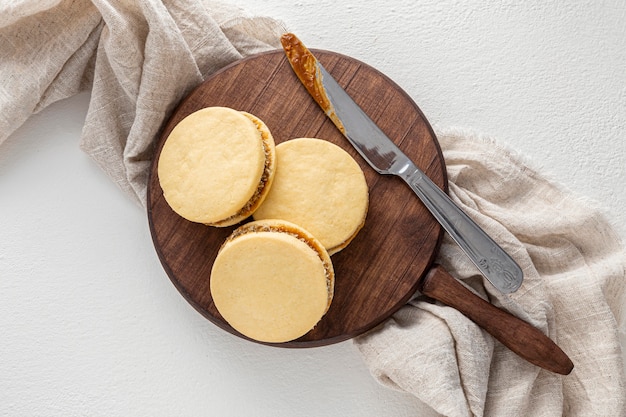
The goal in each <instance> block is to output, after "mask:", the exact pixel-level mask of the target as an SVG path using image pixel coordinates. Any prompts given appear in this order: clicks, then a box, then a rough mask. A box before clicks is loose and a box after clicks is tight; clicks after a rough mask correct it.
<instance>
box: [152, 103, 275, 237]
mask: <svg viewBox="0 0 626 417" xmlns="http://www.w3.org/2000/svg"><path fill="white" fill-rule="evenodd" d="M275 158H276V154H275V148H274V138H273V137H272V134H271V133H270V130H269V129H268V128H267V126H266V125H265V123H263V121H261V120H260V119H259V118H257V117H256V116H254V115H252V114H249V113H246V112H241V111H237V110H234V109H231V108H227V107H207V108H204V109H201V110H198V111H196V112H194V113H192V114H190V115H188V116H187V117H185V118H184V119H183V120H181V121H180V122H179V123H178V124H177V125H176V126H175V127H174V129H173V130H172V132H171V133H170V134H169V136H168V137H167V139H166V141H165V144H164V145H163V149H162V150H161V154H160V156H159V161H158V167H157V170H158V176H159V182H160V184H161V188H162V189H163V196H164V197H165V200H166V201H167V203H168V204H169V206H170V207H171V208H172V210H174V212H176V213H177V214H178V215H180V216H182V217H184V218H185V219H187V220H189V221H192V222H197V223H204V224H207V225H210V226H218V227H222V226H230V225H233V224H236V223H238V222H240V221H241V220H243V219H245V218H247V217H249V216H250V215H251V214H252V213H253V212H254V210H256V209H257V207H259V205H260V204H261V202H262V201H263V199H264V198H265V197H266V195H267V192H268V190H269V188H270V186H271V183H272V179H273V177H274V168H275V167H274V163H275Z"/></svg>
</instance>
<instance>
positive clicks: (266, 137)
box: [209, 111, 275, 227]
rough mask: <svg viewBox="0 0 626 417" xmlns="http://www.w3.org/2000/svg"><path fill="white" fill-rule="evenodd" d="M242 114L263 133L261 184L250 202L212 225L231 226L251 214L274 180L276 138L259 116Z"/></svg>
mask: <svg viewBox="0 0 626 417" xmlns="http://www.w3.org/2000/svg"><path fill="white" fill-rule="evenodd" d="M241 114H243V115H244V116H246V117H247V118H248V119H250V120H251V121H252V123H254V125H255V126H256V128H257V130H258V131H259V133H260V135H261V143H262V145H263V152H264V153H265V167H264V169H263V174H262V175H261V179H260V180H259V186H258V187H257V189H256V191H255V192H254V194H253V195H252V197H251V198H250V200H248V202H247V203H246V204H245V205H244V206H243V207H242V208H241V209H240V210H239V211H237V213H235V214H233V215H232V216H230V217H228V218H226V219H224V220H220V221H218V222H214V223H210V224H209V225H210V226H218V227H219V226H230V225H232V224H235V223H237V222H239V221H241V220H243V219H245V218H246V217H248V216H249V215H251V214H252V213H253V212H254V210H256V209H257V208H258V207H259V206H260V205H261V203H262V202H263V199H264V198H265V196H266V195H267V192H268V191H269V187H270V185H271V182H272V177H273V172H274V161H275V153H274V138H273V137H272V135H271V133H270V131H269V129H268V128H267V126H266V125H265V124H264V123H263V122H262V121H261V120H260V119H259V118H257V117H256V116H254V115H252V114H250V113H246V112H244V111H242V112H241Z"/></svg>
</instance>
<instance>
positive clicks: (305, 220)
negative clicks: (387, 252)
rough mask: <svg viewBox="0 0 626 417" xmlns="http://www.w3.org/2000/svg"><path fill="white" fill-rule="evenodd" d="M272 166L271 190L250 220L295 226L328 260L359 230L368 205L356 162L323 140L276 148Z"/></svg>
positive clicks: (292, 142) (296, 141)
mask: <svg viewBox="0 0 626 417" xmlns="http://www.w3.org/2000/svg"><path fill="white" fill-rule="evenodd" d="M276 166H277V170H276V175H275V177H274V182H273V183H272V189H271V190H270V192H269V193H268V195H267V198H266V199H265V201H264V202H263V204H261V206H260V207H259V208H258V209H257V211H256V212H255V213H254V214H253V218H254V219H255V220H261V219H272V218H275V219H284V220H287V221H290V222H292V223H295V224H298V225H299V226H301V227H303V228H304V229H306V230H308V231H309V232H310V233H311V234H312V235H313V236H315V237H316V238H317V239H318V240H319V241H320V242H321V243H322V244H323V245H324V247H325V248H326V250H327V251H328V253H329V254H331V255H332V254H334V253H336V252H339V251H340V250H341V249H343V248H345V247H346V246H347V245H348V244H349V243H350V241H352V239H354V237H355V236H356V235H357V233H358V232H359V230H361V228H362V227H363V225H364V223H365V217H366V215H367V210H368V203H369V191H368V188H367V183H366V181H365V176H364V174H363V171H362V170H361V167H360V166H359V164H358V163H357V162H356V161H355V160H354V158H352V156H350V154H348V153H347V152H346V151H344V150H343V149H342V148H340V147H339V146H337V145H335V144H333V143H331V142H328V141H326V140H322V139H316V138H297V139H291V140H288V141H285V142H282V143H280V144H279V145H277V146H276Z"/></svg>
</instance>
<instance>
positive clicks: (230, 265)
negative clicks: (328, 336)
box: [210, 220, 335, 343]
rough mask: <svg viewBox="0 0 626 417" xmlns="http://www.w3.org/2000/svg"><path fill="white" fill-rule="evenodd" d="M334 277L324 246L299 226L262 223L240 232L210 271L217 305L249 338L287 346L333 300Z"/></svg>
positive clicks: (280, 221)
mask: <svg viewBox="0 0 626 417" xmlns="http://www.w3.org/2000/svg"><path fill="white" fill-rule="evenodd" d="M334 281H335V275H334V271H333V266H332V263H331V260H330V256H329V255H328V253H327V252H326V250H325V249H324V247H323V246H322V245H321V243H320V242H319V241H318V240H317V239H316V238H315V237H314V236H313V235H312V234H310V233H309V232H308V231H306V230H304V229H303V228H301V227H300V226H298V225H295V224H292V223H289V222H286V221H282V220H260V221H254V222H249V223H246V224H244V225H242V226H240V227H239V228H237V229H236V230H235V231H234V232H233V233H232V234H231V235H230V237H229V238H227V239H226V241H225V242H224V244H223V245H222V247H221V248H220V250H219V252H218V254H217V257H216V259H215V262H214V263H213V267H212V270H211V282H210V289H211V296H212V297H213V302H214V303H215V307H216V308H217V310H218V311H219V313H220V314H221V315H222V317H223V318H224V320H226V321H227V322H228V323H229V324H230V325H231V326H232V327H233V328H234V329H235V330H237V331H238V332H239V333H241V334H242V335H244V336H247V337H248V338H251V339H254V340H257V341H260V342H267V343H282V342H287V341H290V340H294V339H297V338H299V337H301V336H303V335H304V334H306V333H307V332H309V331H310V330H311V329H312V328H313V327H315V325H316V324H317V323H318V322H319V320H320V319H321V318H322V317H323V315H324V314H325V313H326V311H327V310H328V308H329V307H330V304H331V301H332V298H333V289H334Z"/></svg>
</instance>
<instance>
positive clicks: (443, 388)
mask: <svg viewBox="0 0 626 417" xmlns="http://www.w3.org/2000/svg"><path fill="white" fill-rule="evenodd" d="M438 138H439V141H440V144H441V148H442V151H443V154H444V158H445V161H446V164H447V170H448V177H449V181H450V195H451V198H452V199H453V200H454V201H455V202H456V203H457V204H459V205H460V206H461V207H462V208H463V209H464V210H465V211H466V212H467V213H468V215H470V217H472V218H473V219H474V220H475V221H476V222H477V223H478V224H479V225H480V226H481V227H483V228H484V229H485V230H486V231H487V233H489V234H490V235H491V236H493V237H494V239H495V240H496V241H498V243H500V244H502V246H503V247H504V248H505V250H507V251H508V252H509V253H510V254H511V255H512V256H513V257H514V258H515V259H516V261H517V262H518V263H519V264H520V266H521V267H522V269H523V271H524V275H525V277H524V283H523V284H522V287H521V288H520V289H519V290H518V291H517V292H515V293H513V294H510V295H503V294H500V293H498V292H497V290H495V289H494V288H493V287H491V286H490V284H489V283H488V282H486V281H485V280H484V279H483V278H482V277H481V276H480V275H479V273H478V271H477V269H476V268H475V267H474V266H473V265H471V263H470V261H469V260H468V258H467V257H466V256H465V255H464V254H463V253H462V251H461V250H460V249H459V248H458V246H457V245H456V244H454V243H453V242H452V240H451V239H449V238H448V237H447V236H446V237H445V238H444V242H443V244H442V248H441V250H440V253H439V254H438V258H437V262H439V263H440V264H442V265H443V266H444V267H445V268H446V269H447V270H448V271H449V272H450V273H451V274H452V275H453V276H455V277H457V278H459V279H461V280H463V281H464V282H465V284H467V285H468V286H470V288H472V289H473V290H474V291H475V292H476V293H477V294H479V295H481V296H482V297H483V298H485V299H488V300H489V301H490V302H491V303H492V304H494V305H496V306H498V307H500V308H502V309H504V310H507V311H509V312H510V313H512V314H514V315H516V316H517V317H519V318H521V319H523V320H525V321H527V322H529V323H530V324H532V325H533V326H535V327H537V328H538V329H540V330H542V331H543V332H544V333H545V334H547V335H548V336H549V337H550V338H551V339H552V340H554V341H555V342H556V343H557V344H558V345H559V346H560V347H561V348H562V349H563V350H564V351H565V352H566V353H567V354H568V355H569V356H570V358H571V359H572V361H573V362H574V365H575V367H574V370H573V372H572V373H571V374H570V375H568V376H560V375H557V374H554V373H551V372H548V371H545V370H543V369H540V368H537V367H535V366H534V365H531V364H529V363H527V362H525V361H524V360H523V359H521V358H520V357H518V356H517V355H516V354H514V353H513V352H511V351H510V350H508V349H507V348H506V347H504V346H503V345H502V344H500V343H499V342H497V341H494V340H493V339H492V338H491V337H490V336H489V335H488V334H486V333H485V332H484V331H482V330H481V329H479V328H478V327H477V326H476V325H475V324H474V323H472V322H471V321H469V320H468V319H467V318H465V317H464V316H462V315H460V313H457V312H455V311H454V310H453V309H451V308H449V307H447V306H444V305H441V304H440V303H432V302H429V301H428V300H426V299H424V298H423V297H420V296H418V297H416V298H414V299H413V300H412V301H411V302H410V303H409V304H408V305H406V306H405V307H403V308H402V309H401V310H400V311H399V312H398V313H396V314H395V315H394V317H392V319H391V320H389V321H388V322H386V323H384V324H383V325H381V326H379V327H378V328H376V329H374V330H372V331H370V332H369V333H368V334H366V335H363V336H361V337H358V338H356V339H355V344H356V346H357V347H358V349H359V350H360V352H361V354H362V355H363V358H364V360H365V362H366V363H367V364H368V366H369V367H370V370H371V372H372V374H373V375H374V376H375V377H376V378H377V379H378V380H379V381H380V382H381V383H383V384H385V385H388V386H391V387H394V388H396V389H401V390H404V391H407V392H410V393H412V394H414V395H415V396H416V397H417V398H419V399H420V400H421V401H422V403H423V404H424V408H423V410H422V411H423V412H424V413H427V414H428V413H433V412H434V413H435V414H434V415H443V416H450V417H451V416H483V415H489V416H492V415H493V416H521V415H524V416H530V415H532V416H555V415H568V416H592V415H593V416H605V415H606V416H609V415H610V416H623V415H626V390H625V387H624V362H623V353H622V347H621V345H620V343H619V333H620V329H622V331H623V328H624V322H623V308H624V307H623V306H624V305H625V302H626V251H625V249H624V246H623V244H622V242H621V240H620V238H619V236H618V235H617V233H616V232H615V231H614V230H613V229H612V228H611V225H610V223H609V222H608V220H607V219H606V218H605V216H604V215H603V214H602V213H601V212H600V211H599V210H598V209H597V208H595V207H593V206H592V205H590V204H587V203H586V202H585V201H584V200H581V199H579V198H577V197H575V196H574V195H573V194H572V193H570V192H568V191H567V190H564V189H563V188H562V187H560V186H559V185H557V184H555V183H554V182H552V181H549V180H547V179H546V178H544V177H543V176H542V175H541V174H540V173H539V172H538V171H535V170H533V169H532V168H530V167H529V166H528V165H527V164H525V163H524V162H522V161H521V160H520V158H518V157H516V156H514V155H512V154H511V153H509V152H508V151H507V150H505V149H503V148H502V147H500V146H498V145H497V143H496V142H495V141H493V140H487V139H483V138H480V137H476V136H475V135H469V134H467V133H463V134H460V133H458V132H456V131H452V130H451V131H443V132H440V133H439V134H438ZM398 322H401V323H402V326H397V325H396V324H397V323H398ZM450 337H452V339H451V338H450ZM452 340H453V341H454V343H452ZM402 352H404V353H402ZM486 371H487V372H488V375H486V374H485V372H486ZM441 375H446V378H445V379H446V381H440V380H439V378H440V377H441ZM486 381H488V382H487V384H485V382H486ZM451 390H452V391H453V392H455V393H456V395H455V394H452V393H451V392H450V391H451ZM443 397H446V398H449V400H450V401H456V403H455V404H454V405H452V404H441V402H440V399H441V398H443Z"/></svg>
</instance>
